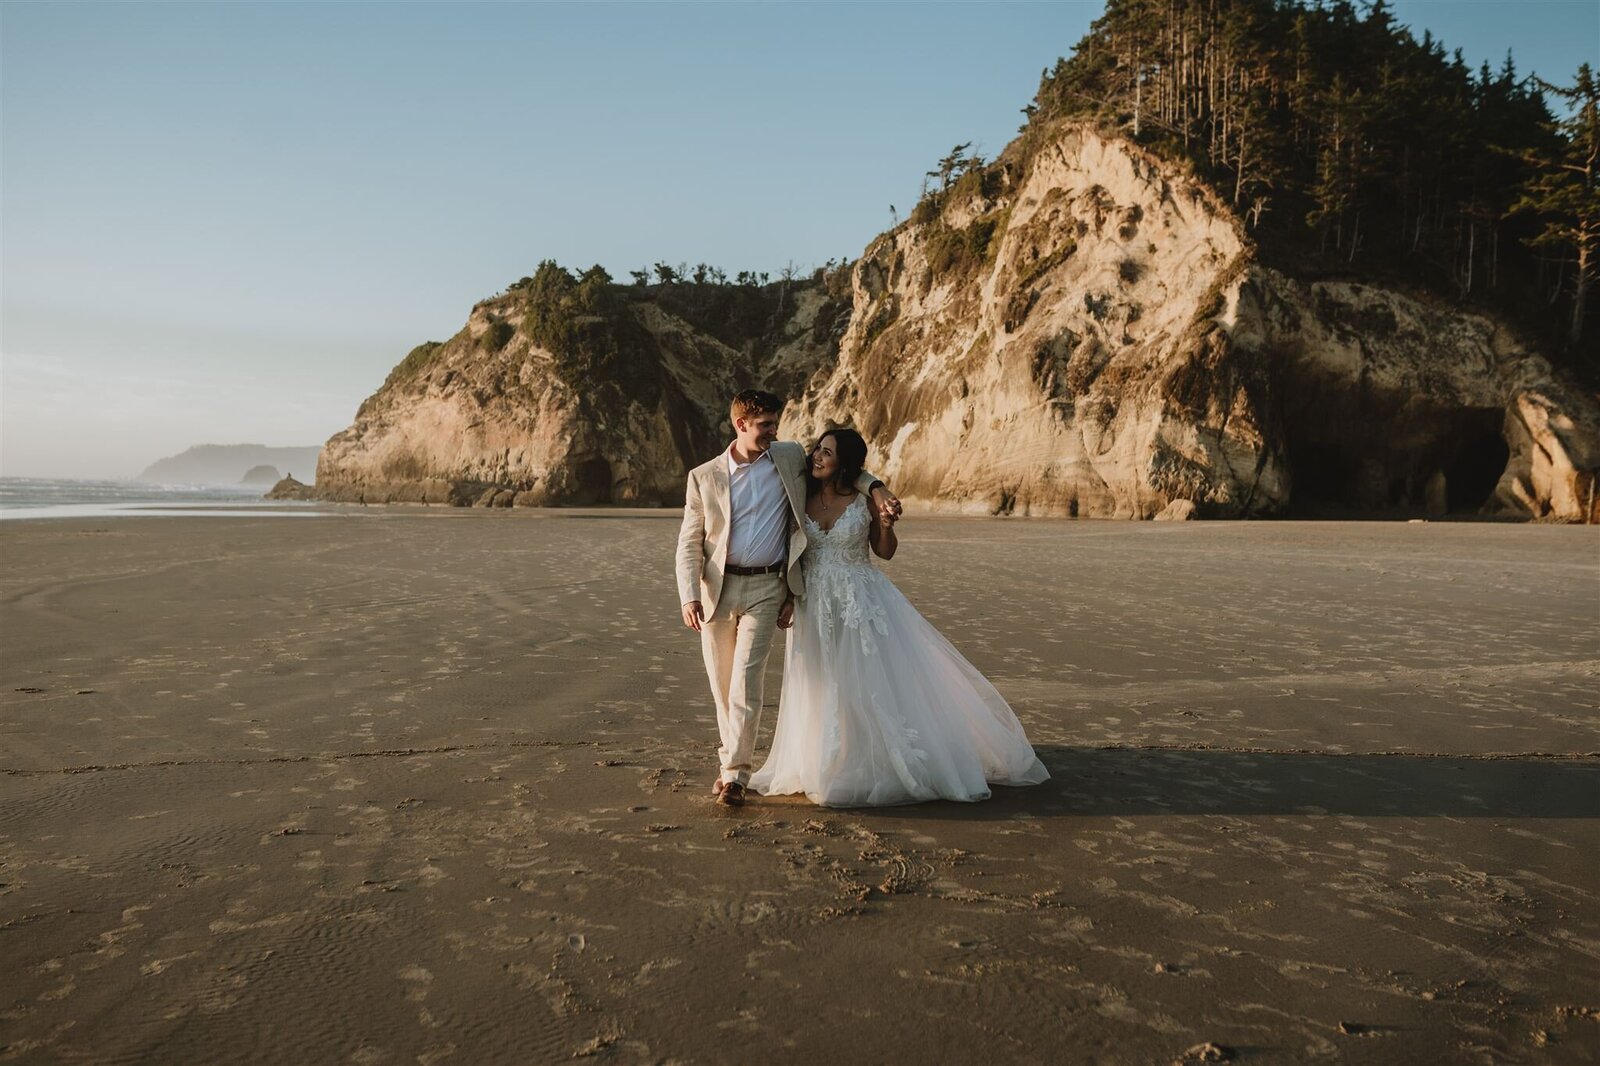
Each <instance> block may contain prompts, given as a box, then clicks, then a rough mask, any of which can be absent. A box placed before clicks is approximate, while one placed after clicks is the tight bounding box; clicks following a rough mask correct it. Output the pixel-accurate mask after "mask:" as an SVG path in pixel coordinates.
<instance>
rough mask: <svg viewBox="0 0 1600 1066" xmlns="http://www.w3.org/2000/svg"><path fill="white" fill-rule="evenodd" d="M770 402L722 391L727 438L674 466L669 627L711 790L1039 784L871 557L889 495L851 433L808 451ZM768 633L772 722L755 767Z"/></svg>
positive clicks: (888, 516)
mask: <svg viewBox="0 0 1600 1066" xmlns="http://www.w3.org/2000/svg"><path fill="white" fill-rule="evenodd" d="M782 409H783V401H781V400H780V399H779V398H778V397H776V396H774V395H773V394H771V393H769V392H761V391H757V390H747V391H745V392H741V393H739V394H738V395H737V396H735V397H734V398H733V402H732V405H731V410H730V415H731V416H732V419H733V428H734V432H735V434H736V437H735V439H734V441H733V443H732V444H731V445H729V447H728V448H727V450H725V451H724V452H722V453H721V454H719V455H718V456H717V457H716V458H715V459H712V460H711V461H710V462H707V463H704V464H702V465H701V466H698V467H696V468H695V469H693V470H691V471H690V472H689V484H688V491H687V492H686V494H685V499H684V508H683V527H682V529H681V530H680V531H679V534H678V550H677V577H678V599H679V602H680V603H681V604H682V606H683V622H684V624H685V625H686V626H688V627H689V628H691V629H694V630H697V631H698V632H699V633H700V643H701V649H702V651H703V652H704V655H705V662H706V673H707V674H708V675H709V677H710V680H711V693H712V697H713V699H714V701H715V703H716V709H717V730H718V733H719V734H720V738H721V747H720V749H719V750H718V757H719V759H720V761H721V772H720V773H719V775H718V778H717V781H716V783H715V785H714V786H713V789H712V791H713V793H714V795H715V796H716V798H717V802H719V803H721V804H724V805H727V806H734V807H737V806H740V805H742V804H743V803H744V800H745V793H746V791H747V790H749V791H754V792H758V793H761V794H764V795H780V794H790V793H804V794H805V795H806V796H807V797H808V798H809V799H810V800H811V801H812V802H813V803H817V804H821V805H823V806H829V807H856V806H877V805H884V804H895V803H918V802H922V801H924V800H934V799H948V800H981V799H986V798H988V796H989V785H990V784H991V783H992V784H1005V785H1031V784H1037V783H1038V782H1040V781H1043V780H1045V779H1046V778H1048V777H1049V776H1050V775H1049V774H1048V773H1047V772H1046V770H1045V768H1044V766H1043V765H1042V764H1041V763H1040V762H1039V759H1038V757H1037V756H1036V755H1035V754H1034V751H1033V748H1032V746H1030V745H1029V743H1028V739H1027V737H1026V736H1025V735H1024V734H1023V731H1022V725H1021V723H1020V722H1018V721H1017V716H1016V715H1015V714H1013V713H1012V711H1011V708H1010V707H1009V706H1008V705H1007V704H1006V701H1005V700H1004V699H1003V698H1001V696H1000V694H999V693H998V692H996V691H995V688H994V686H993V685H991V684H990V683H989V682H988V680H987V679H986V678H985V677H984V676H983V675H982V674H981V673H979V672H978V670H977V669H976V668H975V667H973V665H972V664H971V663H969V662H967V660H966V659H965V658H963V657H962V655H961V653H960V652H958V651H957V650H956V649H955V647H954V646H952V645H951V644H950V642H949V641H948V640H946V639H945V638H944V637H943V636H942V635H941V634H940V633H939V631H938V630H936V629H935V628H934V627H933V626H932V625H930V624H929V622H928V620H927V619H925V618H923V617H922V615H921V614H920V613H918V611H917V609H916V608H915V607H913V606H911V604H910V602H909V601H907V600H906V598H905V597H904V596H903V595H901V593H900V591H899V590H898V589H897V588H895V586H894V584H893V583H892V582H890V581H889V579H888V578H887V577H885V576H884V575H883V573H882V572H881V571H879V570H878V569H877V568H876V567H875V566H874V565H873V564H872V560H871V556H870V555H869V552H870V553H875V554H877V555H878V556H879V557H880V558H883V559H889V558H891V557H892V556H893V555H894V553H895V548H896V544H897V541H896V537H895V531H894V526H895V521H896V520H897V519H898V518H899V515H900V501H899V500H898V499H896V498H895V496H894V494H893V493H891V492H890V491H889V490H888V488H887V487H886V486H885V485H884V484H883V483H882V482H880V481H878V480H877V479H876V478H874V477H873V476H872V475H871V474H869V473H866V472H865V471H864V470H863V469H862V467H863V465H864V464H865V462H866V457H867V445H866V442H865V441H863V440H862V439H861V436H860V435H859V434H858V433H856V432H855V431H854V430H850V429H833V430H829V431H828V432H827V433H824V434H823V435H822V437H821V438H820V439H819V440H818V441H817V443H816V444H815V445H814V446H813V447H812V449H811V450H810V452H807V451H805V450H804V449H803V448H802V447H801V446H800V445H798V444H795V443H792V442H788V441H780V440H778V439H777V436H778V417H779V415H780V413H781V412H782ZM869 500H870V504H869ZM778 629H783V630H786V631H787V632H788V644H787V647H788V650H787V654H786V656H785V660H784V680H783V694H782V697H781V699H780V701H779V705H778V723H777V727H776V729H775V731H774V735H773V738H772V750H771V751H770V752H769V753H768V756H767V761H766V763H765V764H764V765H763V766H762V767H761V769H760V770H759V771H756V772H755V773H754V774H752V772H751V768H752V765H753V763H754V756H755V744H756V733H757V730H758V729H759V727H760V723H761V704H762V696H763V691H762V690H763V678H764V676H765V673H766V666H767V657H768V654H769V652H770V651H771V648H772V639H773V635H774V632H775V631H776V630H778Z"/></svg>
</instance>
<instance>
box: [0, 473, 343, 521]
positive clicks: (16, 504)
mask: <svg viewBox="0 0 1600 1066" xmlns="http://www.w3.org/2000/svg"><path fill="white" fill-rule="evenodd" d="M265 491H266V489H265V488H254V487H245V486H240V485H233V486H216V485H151V484H147V483H144V482H139V481H80V480H76V479H72V478H33V477H0V519H15V518H117V517H126V518H139V517H173V516H184V515H189V516H201V517H208V518H216V517H230V516H241V515H243V516H251V517H256V516H264V515H292V516H296V517H309V516H312V515H316V514H321V513H325V512H322V511H318V510H315V509H314V508H315V505H314V504H311V503H306V502H302V501H299V500H264V499H262V498H261V495H262V493H263V492H265Z"/></svg>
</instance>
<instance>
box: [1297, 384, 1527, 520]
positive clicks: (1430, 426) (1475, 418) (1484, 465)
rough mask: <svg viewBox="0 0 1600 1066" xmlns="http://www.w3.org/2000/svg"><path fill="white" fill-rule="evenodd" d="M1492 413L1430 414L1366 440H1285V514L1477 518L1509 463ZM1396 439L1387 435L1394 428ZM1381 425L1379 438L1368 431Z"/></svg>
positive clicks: (1310, 435) (1358, 436)
mask: <svg viewBox="0 0 1600 1066" xmlns="http://www.w3.org/2000/svg"><path fill="white" fill-rule="evenodd" d="M1503 417H1504V415H1503V412H1501V411H1500V410H1499V409H1497V408H1466V409H1456V410H1451V411H1435V412H1432V413H1431V414H1429V415H1427V416H1420V415H1419V414H1418V413H1416V412H1411V413H1410V415H1409V417H1406V418H1403V419H1397V420H1392V421H1388V422H1386V421H1385V420H1381V419H1373V420H1371V424H1372V425H1373V426H1374V428H1373V430H1372V431H1370V432H1360V431H1358V426H1359V425H1361V424H1365V423H1364V422H1363V423H1352V425H1351V426H1350V427H1348V428H1347V429H1346V431H1345V432H1344V433H1343V434H1341V435H1339V436H1338V438H1336V439H1332V440H1330V439H1329V437H1331V436H1333V434H1331V433H1328V432H1327V429H1328V427H1327V426H1326V425H1323V426H1321V427H1319V428H1320V429H1321V432H1316V431H1313V430H1311V429H1309V428H1301V429H1300V431H1299V432H1295V431H1294V430H1291V431H1290V433H1289V434H1288V440H1287V444H1288V457H1289V463H1290V469H1291V471H1292V472H1293V476H1294V489H1293V502H1292V511H1291V513H1293V514H1295V515H1297V516H1301V517H1307V516H1324V515H1326V516H1330V517H1331V516H1342V515H1350V514H1365V515H1372V516H1379V515H1390V516H1393V517H1405V516H1415V515H1422V514H1426V515H1431V516H1436V517H1442V516H1443V515H1446V514H1454V515H1469V514H1476V513H1478V512H1479V511H1480V510H1481V509H1482V508H1483V506H1484V504H1485V503H1487V502H1488V500H1489V497H1490V495H1491V494H1492V493H1493V492H1494V489H1495V486H1496V485H1497V484H1498V483H1499V480H1500V475H1501V473H1502V472H1503V471H1504V470H1505V467H1506V463H1507V461H1508V460H1509V459H1510V455H1511V453H1510V449H1509V448H1508V447H1507V446H1506V442H1505V438H1504V437H1503V436H1502V435H1501V431H1500V424H1501V420H1502V419H1503ZM1397 423H1398V424H1399V425H1400V426H1402V427H1403V431H1402V432H1401V433H1395V432H1394V431H1393V430H1394V428H1395V426H1396V424H1397ZM1383 425H1388V426H1389V427H1390V432H1389V433H1388V434H1385V433H1383V432H1380V431H1379V430H1378V429H1377V428H1376V427H1378V426H1383Z"/></svg>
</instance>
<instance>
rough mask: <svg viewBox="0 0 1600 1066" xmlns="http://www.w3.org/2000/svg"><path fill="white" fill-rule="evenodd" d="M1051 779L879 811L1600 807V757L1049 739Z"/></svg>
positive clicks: (1439, 812) (1576, 814)
mask: <svg viewBox="0 0 1600 1066" xmlns="http://www.w3.org/2000/svg"><path fill="white" fill-rule="evenodd" d="M1037 750H1038V753H1039V758H1040V759H1041V760H1042V761H1043V762H1044V764H1045V766H1046V767H1048V768H1049V770H1050V778H1051V779H1050V780H1049V781H1047V782H1045V783H1044V784H1042V785H1035V786H1033V787H1031V788H1002V787H997V788H996V789H995V790H994V798H993V799H992V800H990V801H989V802H987V803H975V804H966V803H926V804H920V805H917V806H912V807H884V808H877V809H875V810H873V811H872V814H873V815H874V816H876V817H886V818H895V817H903V818H919V819H935V820H942V819H961V820H972V819H978V820H983V819H1010V818H1016V817H1019V816H1020V817H1046V818H1048V817H1104V816H1111V815H1130V816H1131V815H1208V814H1220V815H1243V816H1263V815H1266V816H1271V815H1288V816H1313V815H1355V816H1361V817H1374V818H1600V758H1596V757H1594V756H1573V757H1571V758H1552V757H1546V756H1514V755H1508V756H1495V757H1482V758H1467V757H1461V756H1450V755H1319V754H1307V753H1298V752H1292V753H1291V752H1284V753H1278V752H1235V751H1211V750H1185V751H1174V750H1166V749H1148V748H1143V749H1141V748H1081V747H1063V746H1050V745H1044V746H1040V747H1039V748H1038V749H1037Z"/></svg>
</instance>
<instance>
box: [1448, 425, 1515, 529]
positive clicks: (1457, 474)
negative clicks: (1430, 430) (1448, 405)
mask: <svg viewBox="0 0 1600 1066" xmlns="http://www.w3.org/2000/svg"><path fill="white" fill-rule="evenodd" d="M1504 418H1505V414H1504V412H1502V411H1500V410H1499V409H1489V410H1475V411H1466V412H1463V415H1462V417H1461V419H1460V420H1459V422H1458V424H1457V427H1456V432H1455V433H1454V434H1452V436H1451V438H1450V439H1449V440H1447V441H1446V442H1445V443H1446V445H1447V451H1446V455H1445V460H1444V462H1443V464H1442V465H1441V467H1440V469H1441V470H1443V472H1444V479H1445V489H1446V495H1447V497H1448V502H1449V509H1450V511H1451V512H1453V513H1459V512H1476V511H1478V510H1480V509H1482V507H1483V505H1484V504H1485V503H1487V502H1488V500H1489V496H1490V494H1491V493H1493V492H1494V488H1495V486H1496V485H1497V484H1499V483H1500V475H1501V474H1502V473H1504V472H1505V469H1506V463H1507V462H1509V461H1510V459H1511V449H1510V448H1508V447H1507V446H1506V439H1505V436H1504V435H1503V434H1502V433H1501V430H1500V426H1501V423H1502V421H1503V420H1504Z"/></svg>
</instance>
